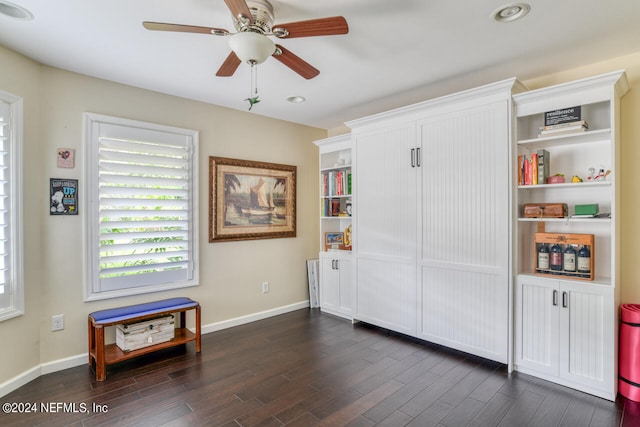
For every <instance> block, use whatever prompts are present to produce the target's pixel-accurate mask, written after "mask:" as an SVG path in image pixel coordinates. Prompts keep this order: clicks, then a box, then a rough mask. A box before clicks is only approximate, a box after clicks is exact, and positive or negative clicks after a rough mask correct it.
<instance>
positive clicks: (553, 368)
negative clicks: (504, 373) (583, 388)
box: [515, 276, 560, 377]
mask: <svg viewBox="0 0 640 427" xmlns="http://www.w3.org/2000/svg"><path fill="white" fill-rule="evenodd" d="M559 303H560V295H559V290H558V283H557V281H554V280H548V279H541V278H537V277H532V276H518V280H517V281H516V326H515V336H516V340H515V341H516V348H515V357H516V365H518V368H519V369H520V368H525V369H532V370H535V371H537V372H540V373H543V374H546V375H549V376H553V377H557V376H558V375H559V367H558V363H559V357H560V356H559V349H558V345H559V342H560V339H559V336H560V330H559V327H560V317H559V316H560V311H559V310H558V304H559Z"/></svg>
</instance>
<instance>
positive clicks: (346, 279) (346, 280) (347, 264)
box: [337, 256, 354, 317]
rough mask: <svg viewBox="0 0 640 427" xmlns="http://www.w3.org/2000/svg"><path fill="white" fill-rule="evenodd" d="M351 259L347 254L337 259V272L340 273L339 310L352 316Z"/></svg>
mask: <svg viewBox="0 0 640 427" xmlns="http://www.w3.org/2000/svg"><path fill="white" fill-rule="evenodd" d="M351 264H352V263H351V259H350V257H349V256H345V257H342V258H341V259H339V260H338V264H337V267H338V273H339V275H340V312H341V313H342V314H344V315H346V316H349V317H351V316H353V300H354V298H353V294H354V292H353V289H354V286H353V279H352V278H351V275H352V270H353V269H352V268H351Z"/></svg>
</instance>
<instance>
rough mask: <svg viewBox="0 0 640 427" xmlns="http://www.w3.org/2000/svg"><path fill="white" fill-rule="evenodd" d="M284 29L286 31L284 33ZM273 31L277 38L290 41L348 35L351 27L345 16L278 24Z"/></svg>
mask: <svg viewBox="0 0 640 427" xmlns="http://www.w3.org/2000/svg"><path fill="white" fill-rule="evenodd" d="M282 29H284V30H286V31H282ZM272 31H273V33H274V34H275V35H276V36H277V37H280V38H283V39H290V38H294V37H313V36H335V35H339V34H347V33H348V32H349V25H348V24H347V20H346V19H344V17H343V16H333V17H331V18H319V19H310V20H308V21H298V22H290V23H288V24H278V25H274V27H273V30H272ZM280 34H284V35H280Z"/></svg>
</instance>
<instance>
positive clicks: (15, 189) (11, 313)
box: [0, 91, 24, 321]
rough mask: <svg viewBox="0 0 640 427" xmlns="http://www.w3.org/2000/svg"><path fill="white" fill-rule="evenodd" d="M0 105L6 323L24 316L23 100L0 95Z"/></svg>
mask: <svg viewBox="0 0 640 427" xmlns="http://www.w3.org/2000/svg"><path fill="white" fill-rule="evenodd" d="M0 102H2V103H3V104H5V105H8V107H9V116H10V121H9V125H8V126H9V132H8V134H9V139H8V141H7V142H8V148H9V161H8V162H7V164H8V167H9V177H8V180H9V182H8V183H7V186H6V187H5V190H7V192H8V197H7V200H8V204H9V209H8V210H7V212H6V218H7V223H8V224H9V225H8V227H7V229H6V231H7V232H6V235H5V236H4V238H3V240H5V248H7V249H8V256H7V257H6V260H5V265H4V266H3V268H4V269H6V271H7V278H8V280H7V282H8V283H6V284H5V289H4V292H8V293H9V303H8V304H6V305H3V306H0V321H4V320H8V319H11V318H13V317H17V316H21V315H22V314H24V251H23V244H22V243H23V242H24V240H23V224H22V214H23V211H22V194H23V190H22V145H23V134H22V131H23V100H22V98H20V97H18V96H15V95H12V94H10V93H8V92H3V91H0Z"/></svg>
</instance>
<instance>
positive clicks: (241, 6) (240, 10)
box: [224, 0, 254, 24]
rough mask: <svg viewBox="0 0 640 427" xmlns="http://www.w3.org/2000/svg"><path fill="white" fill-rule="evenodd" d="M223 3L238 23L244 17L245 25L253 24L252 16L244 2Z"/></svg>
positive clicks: (225, 0)
mask: <svg viewBox="0 0 640 427" xmlns="http://www.w3.org/2000/svg"><path fill="white" fill-rule="evenodd" d="M224 2H225V3H226V4H227V7H228V8H229V10H230V11H231V14H232V15H233V16H234V17H235V18H237V19H238V20H239V21H242V19H241V17H244V18H245V19H246V21H247V23H249V24H253V23H254V22H253V15H251V11H250V10H249V6H247V2H246V1H245V0H224Z"/></svg>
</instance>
